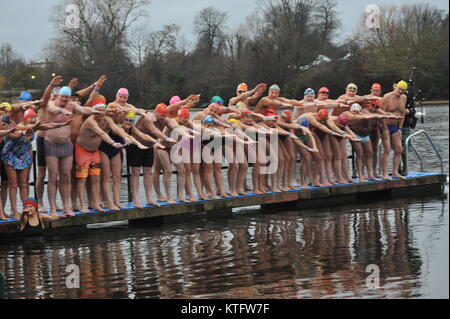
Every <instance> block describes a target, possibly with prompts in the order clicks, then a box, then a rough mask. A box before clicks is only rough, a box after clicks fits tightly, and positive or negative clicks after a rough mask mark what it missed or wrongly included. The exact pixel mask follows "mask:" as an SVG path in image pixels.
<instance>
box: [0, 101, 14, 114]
mask: <svg viewBox="0 0 450 319" xmlns="http://www.w3.org/2000/svg"><path fill="white" fill-rule="evenodd" d="M0 107H1V108H2V109H5V111H6V112H9V111H12V107H11V104H9V103H8V102H3V103H2V104H0Z"/></svg>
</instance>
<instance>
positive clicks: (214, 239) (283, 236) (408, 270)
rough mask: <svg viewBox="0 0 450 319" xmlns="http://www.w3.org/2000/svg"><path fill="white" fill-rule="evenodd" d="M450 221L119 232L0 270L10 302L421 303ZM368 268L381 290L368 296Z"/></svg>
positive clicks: (405, 217) (438, 204) (265, 218)
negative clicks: (70, 268) (76, 283)
mask: <svg viewBox="0 0 450 319" xmlns="http://www.w3.org/2000/svg"><path fill="white" fill-rule="evenodd" d="M446 212H448V208H447V206H446V200H445V199H436V198H434V199H427V200H422V201H418V200H394V201H389V202H383V203H372V204H364V205H361V204H358V205H354V206H345V207H339V208H335V209H332V210H331V209H324V210H317V209H316V210H314V211H311V210H306V211H303V212H287V213H277V214H258V215H238V216H235V217H234V218H232V219H228V220H224V221H214V222H210V221H208V222H207V221H199V222H192V223H184V224H178V225H174V226H166V227H162V228H148V229H128V228H127V227H126V226H119V227H115V228H113V229H105V230H95V231H92V232H90V233H88V234H83V236H82V237H81V236H80V237H76V236H75V237H73V236H72V237H63V238H52V239H50V238H45V239H42V240H37V241H27V242H20V243H17V242H12V243H10V244H8V243H6V244H3V245H2V246H0V271H1V272H3V273H4V274H5V277H6V281H7V283H6V284H7V292H6V293H7V297H8V298H323V297H328V298H330V297H336V298H337V297H339V298H346V297H348V298H356V297H357V298H366V297H377V298H411V297H420V296H424V295H426V294H427V293H428V292H426V291H425V290H424V289H422V287H423V285H425V286H426V285H427V282H426V281H427V280H428V275H429V274H428V272H427V273H425V274H424V273H423V269H424V267H423V266H424V264H427V263H430V262H440V259H439V258H443V259H444V260H445V258H446V256H447V258H448V255H445V256H441V255H442V254H443V253H444V252H442V251H439V250H438V248H436V247H434V246H433V245H434V243H436V242H438V241H439V239H440V238H441V237H443V236H444V237H445V236H448V219H447V215H448V214H446ZM424 241H426V242H427V251H424V250H423V247H421V245H422V244H423V243H424ZM436 250H437V251H436ZM446 254H448V252H446ZM433 256H434V257H433ZM436 256H437V257H436ZM439 256H441V257H439ZM431 258H438V260H437V261H433V260H431ZM441 262H443V261H441ZM68 264H76V265H79V266H80V269H81V288H80V289H67V288H66V285H65V280H66V276H67V274H66V272H65V269H66V266H67V265H68ZM369 264H376V265H378V266H379V268H380V274H381V278H380V284H381V288H380V289H368V288H366V285H365V283H366V278H367V276H368V274H367V273H366V272H365V269H366V266H367V265H369ZM447 290H448V282H447Z"/></svg>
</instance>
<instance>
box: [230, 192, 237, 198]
mask: <svg viewBox="0 0 450 319" xmlns="http://www.w3.org/2000/svg"><path fill="white" fill-rule="evenodd" d="M230 195H231V196H232V197H238V196H239V194H238V192H231V194H230Z"/></svg>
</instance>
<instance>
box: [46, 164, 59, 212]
mask: <svg viewBox="0 0 450 319" xmlns="http://www.w3.org/2000/svg"><path fill="white" fill-rule="evenodd" d="M47 167H48V185H47V193H48V201H49V203H50V212H51V214H52V215H58V213H57V209H56V190H57V189H56V188H57V185H56V183H57V180H58V171H59V159H58V158H56V157H47Z"/></svg>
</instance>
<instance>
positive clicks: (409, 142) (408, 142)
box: [378, 130, 444, 174]
mask: <svg viewBox="0 0 450 319" xmlns="http://www.w3.org/2000/svg"><path fill="white" fill-rule="evenodd" d="M420 134H424V135H425V136H426V138H427V140H428V142H429V143H430V145H431V147H432V148H433V150H434V152H435V154H436V155H437V156H438V158H439V161H440V164H441V174H444V161H443V159H442V156H441V153H439V151H438V149H437V147H436V145H435V144H434V142H433V140H432V139H431V137H430V135H429V134H428V133H427V132H426V131H425V130H420V131H418V132H416V133H414V134H411V135H410V136H408V138H407V139H406V141H405V150H404V152H405V155H406V160H405V162H404V171H405V173H406V174H409V169H408V160H409V153H410V150H409V146H411V148H412V150H413V151H414V153H415V154H416V155H417V157H418V158H419V161H420V171H421V172H423V171H424V166H423V157H422V156H421V155H420V153H419V152H418V151H417V149H416V147H415V146H414V144H413V143H412V138H413V137H416V136H417V135H420ZM382 145H383V140H382V139H380V143H379V144H378V160H379V161H380V160H381V146H382ZM379 173H380V174H381V165H380V172H379Z"/></svg>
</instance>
